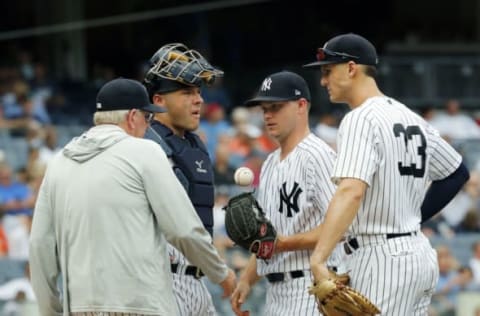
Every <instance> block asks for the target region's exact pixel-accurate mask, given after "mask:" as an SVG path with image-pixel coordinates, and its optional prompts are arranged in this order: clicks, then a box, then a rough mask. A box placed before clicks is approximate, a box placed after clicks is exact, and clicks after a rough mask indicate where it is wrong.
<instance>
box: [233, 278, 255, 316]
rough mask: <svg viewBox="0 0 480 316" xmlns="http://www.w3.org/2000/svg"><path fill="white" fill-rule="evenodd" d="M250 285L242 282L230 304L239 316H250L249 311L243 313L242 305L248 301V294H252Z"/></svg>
mask: <svg viewBox="0 0 480 316" xmlns="http://www.w3.org/2000/svg"><path fill="white" fill-rule="evenodd" d="M250 290H251V287H250V284H248V282H247V281H243V280H240V281H239V282H238V284H237V287H236V288H235V291H233V294H232V297H231V299H230V304H231V305H232V310H233V312H234V313H235V315H237V316H249V315H250V312H249V311H242V310H241V307H242V304H243V303H245V301H246V300H247V297H248V294H250Z"/></svg>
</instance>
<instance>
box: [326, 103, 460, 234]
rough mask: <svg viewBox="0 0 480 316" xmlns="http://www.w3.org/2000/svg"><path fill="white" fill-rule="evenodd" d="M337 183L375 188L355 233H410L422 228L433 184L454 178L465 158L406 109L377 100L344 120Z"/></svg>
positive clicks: (370, 191) (357, 220) (335, 173)
mask: <svg viewBox="0 0 480 316" xmlns="http://www.w3.org/2000/svg"><path fill="white" fill-rule="evenodd" d="M337 141H338V143H337V148H338V157H337V161H336V163H335V167H334V170H333V177H332V179H333V181H334V182H335V183H337V181H338V180H339V179H340V178H356V179H360V180H363V181H365V182H366V183H367V184H368V185H369V188H368V189H367V191H366V195H365V198H364V200H363V203H362V205H361V207H360V209H359V211H358V214H357V216H356V218H355V219H354V221H353V223H352V225H351V227H350V233H351V234H352V235H362V234H385V233H405V232H412V231H416V230H418V229H419V228H420V221H421V212H420V206H421V204H422V202H423V199H424V196H425V193H426V191H427V189H428V184H429V182H430V181H433V180H440V179H443V178H445V177H447V176H449V175H450V174H451V173H452V172H454V171H455V170H456V169H457V168H458V166H459V165H460V163H461V161H462V158H461V156H460V155H459V154H458V153H457V152H456V151H455V150H454V149H453V148H452V147H451V146H450V145H449V144H448V143H447V142H445V141H444V140H443V139H442V138H441V137H440V136H439V134H438V132H437V131H436V130H435V129H434V128H433V127H431V126H430V125H429V124H428V123H427V122H425V121H424V120H423V119H422V118H421V117H420V116H418V115H417V114H415V113H414V112H412V111H411V110H410V109H408V108H407V107H406V106H405V105H403V104H401V103H399V102H398V101H396V100H394V99H392V98H389V97H384V96H382V97H373V98H369V99H367V100H366V101H365V102H364V103H363V104H362V105H361V106H359V107H357V108H355V109H353V110H352V111H350V112H349V113H348V114H347V115H346V116H345V117H344V119H343V120H342V122H341V124H340V128H339V132H338V139H337Z"/></svg>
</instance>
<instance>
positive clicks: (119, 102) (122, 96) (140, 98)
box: [97, 78, 167, 113]
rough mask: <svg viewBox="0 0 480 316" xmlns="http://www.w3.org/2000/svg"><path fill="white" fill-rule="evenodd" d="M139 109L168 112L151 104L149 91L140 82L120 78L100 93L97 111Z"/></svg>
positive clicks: (111, 82) (109, 83) (105, 86)
mask: <svg viewBox="0 0 480 316" xmlns="http://www.w3.org/2000/svg"><path fill="white" fill-rule="evenodd" d="M131 109H139V110H143V111H146V112H156V113H163V112H166V111H167V110H166V109H164V108H162V107H159V106H155V105H153V104H151V103H150V100H149V98H148V92H147V89H145V87H144V86H143V85H142V84H141V83H140V82H138V81H135V80H131V79H125V78H118V79H114V80H112V81H109V82H107V83H106V84H104V85H103V87H102V88H101V89H100V91H98V94H97V111H117V110H131Z"/></svg>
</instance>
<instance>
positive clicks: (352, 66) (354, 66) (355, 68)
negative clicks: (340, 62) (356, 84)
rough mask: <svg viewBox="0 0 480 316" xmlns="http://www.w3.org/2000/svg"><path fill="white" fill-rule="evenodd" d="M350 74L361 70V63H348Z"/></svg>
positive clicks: (351, 75)
mask: <svg viewBox="0 0 480 316" xmlns="http://www.w3.org/2000/svg"><path fill="white" fill-rule="evenodd" d="M347 70H348V76H349V77H353V76H355V74H356V73H357V72H358V71H360V65H358V64H356V63H355V62H353V61H349V62H348V63H347Z"/></svg>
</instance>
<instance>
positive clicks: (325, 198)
mask: <svg viewBox="0 0 480 316" xmlns="http://www.w3.org/2000/svg"><path fill="white" fill-rule="evenodd" d="M246 105H247V106H254V105H260V106H261V108H262V110H263V118H264V122H265V125H266V128H267V131H268V133H269V135H270V136H271V137H273V138H275V139H276V140H277V141H278V143H279V145H280V147H279V149H277V150H276V151H274V152H273V153H271V154H270V155H269V156H268V157H267V159H266V160H265V162H264V164H263V165H262V169H261V173H260V184H259V187H258V196H257V198H258V202H259V204H260V206H261V207H262V209H263V210H264V211H265V213H266V216H267V217H268V218H269V219H270V220H271V222H272V224H273V226H274V227H275V228H276V230H277V232H278V233H279V236H278V239H277V242H276V248H275V252H276V253H275V254H274V255H273V257H272V258H271V259H269V260H266V261H265V260H262V259H257V258H256V257H255V255H253V256H252V257H251V258H250V260H249V263H248V265H247V267H246V268H245V270H244V271H243V272H242V275H241V276H240V278H239V282H238V285H237V288H236V289H235V291H234V293H233V294H232V298H231V304H232V309H233V310H234V312H235V313H236V314H237V315H248V312H247V311H241V305H242V303H244V302H245V299H246V297H247V295H248V293H249V292H250V289H251V287H252V286H253V285H254V284H255V282H257V281H258V280H259V279H260V277H263V276H264V277H266V278H267V280H268V286H267V298H266V305H265V306H266V310H265V312H264V315H287V316H288V315H291V316H297V315H319V312H318V310H317V307H316V305H315V300H314V297H313V296H310V295H309V294H308V292H307V286H308V285H309V284H311V283H312V279H311V273H310V264H309V258H310V254H311V250H312V249H313V247H314V246H315V243H316V241H317V236H316V235H315V234H313V233H311V232H312V229H313V228H315V227H316V226H317V225H319V224H320V223H321V222H322V221H323V218H324V214H325V211H326V209H327V206H328V202H329V201H330V198H331V197H332V194H333V192H334V190H335V188H334V185H333V183H331V181H330V178H329V177H330V173H331V172H332V168H333V163H334V159H335V152H334V151H333V150H332V149H331V148H330V147H329V146H328V145H327V144H326V143H325V142H323V141H322V140H321V139H320V138H318V137H317V136H315V135H314V134H313V133H311V132H310V129H309V125H308V122H309V121H308V112H309V109H310V91H309V89H308V86H307V83H306V82H305V80H304V79H303V78H302V77H300V76H299V75H297V74H295V73H293V72H288V71H282V72H278V73H274V74H272V75H270V76H268V77H267V78H265V80H264V81H263V83H262V84H261V86H260V89H259V91H258V94H257V96H256V97H255V98H254V99H251V100H249V101H247V102H246ZM308 232H310V233H308ZM338 259H339V258H332V260H331V261H330V262H329V263H330V265H332V266H337V265H338V263H339V260H338Z"/></svg>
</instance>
